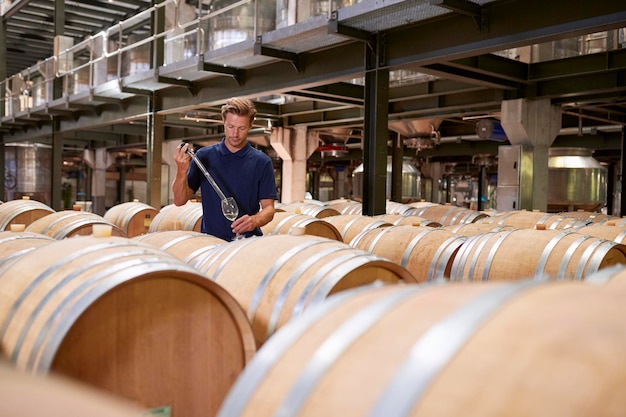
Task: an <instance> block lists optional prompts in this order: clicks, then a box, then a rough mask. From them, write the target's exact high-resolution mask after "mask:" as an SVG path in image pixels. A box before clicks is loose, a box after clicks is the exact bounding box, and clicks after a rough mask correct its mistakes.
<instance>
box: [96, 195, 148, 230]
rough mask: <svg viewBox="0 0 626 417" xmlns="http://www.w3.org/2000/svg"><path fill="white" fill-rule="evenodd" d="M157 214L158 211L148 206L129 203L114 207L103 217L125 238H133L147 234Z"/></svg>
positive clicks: (137, 202) (135, 202)
mask: <svg viewBox="0 0 626 417" xmlns="http://www.w3.org/2000/svg"><path fill="white" fill-rule="evenodd" d="M158 212H159V210H157V209H155V208H154V207H152V206H150V205H148V204H145V203H141V202H139V201H130V202H127V203H121V204H116V205H114V206H113V207H111V208H110V209H108V210H107V211H106V213H104V216H103V217H104V218H105V220H108V221H109V222H111V223H113V224H114V225H116V226H117V227H119V228H120V229H122V230H123V231H124V233H126V236H128V237H135V236H139V235H143V234H146V233H148V231H149V230H150V224H151V223H152V220H153V219H154V217H155V216H156V215H157V213H158Z"/></svg>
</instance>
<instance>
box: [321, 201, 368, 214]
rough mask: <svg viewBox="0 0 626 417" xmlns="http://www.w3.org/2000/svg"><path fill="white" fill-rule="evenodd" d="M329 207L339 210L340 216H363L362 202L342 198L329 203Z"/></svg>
mask: <svg viewBox="0 0 626 417" xmlns="http://www.w3.org/2000/svg"><path fill="white" fill-rule="evenodd" d="M327 205H328V207H331V208H333V209H335V210H337V211H338V212H339V213H340V214H363V203H361V202H360V201H354V200H348V199H343V198H340V199H337V200H333V201H329V202H328V203H327Z"/></svg>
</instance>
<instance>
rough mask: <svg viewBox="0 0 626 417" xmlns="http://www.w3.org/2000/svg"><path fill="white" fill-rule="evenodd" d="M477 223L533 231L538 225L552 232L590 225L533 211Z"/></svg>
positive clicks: (515, 212)
mask: <svg viewBox="0 0 626 417" xmlns="http://www.w3.org/2000/svg"><path fill="white" fill-rule="evenodd" d="M479 222H480V223H489V224H493V225H507V226H513V227H515V228H518V229H533V228H537V226H538V225H539V226H541V227H545V228H546V229H552V230H555V229H569V228H576V227H581V226H586V225H588V224H589V223H590V222H589V221H588V220H582V219H577V218H574V217H566V216H563V215H561V214H554V213H545V212H542V211H534V210H533V211H528V210H515V211H505V212H500V213H498V214H496V215H494V216H489V217H484V218H482V219H480V220H479Z"/></svg>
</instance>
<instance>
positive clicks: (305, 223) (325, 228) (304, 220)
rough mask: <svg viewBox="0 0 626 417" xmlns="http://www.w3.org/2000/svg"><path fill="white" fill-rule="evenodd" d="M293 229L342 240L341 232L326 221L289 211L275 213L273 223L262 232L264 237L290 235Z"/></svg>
mask: <svg viewBox="0 0 626 417" xmlns="http://www.w3.org/2000/svg"><path fill="white" fill-rule="evenodd" d="M292 228H302V229H304V233H305V234H307V235H313V236H320V237H325V238H327V239H333V240H339V241H341V240H342V238H341V233H340V232H339V230H337V228H336V227H335V226H333V225H332V224H331V223H329V222H327V221H325V219H318V218H317V217H314V216H310V215H308V214H296V213H290V212H288V211H284V212H277V213H274V218H273V219H272V221H270V222H269V223H267V224H266V225H265V226H263V227H261V231H262V232H263V234H264V235H278V234H289V233H291V232H292Z"/></svg>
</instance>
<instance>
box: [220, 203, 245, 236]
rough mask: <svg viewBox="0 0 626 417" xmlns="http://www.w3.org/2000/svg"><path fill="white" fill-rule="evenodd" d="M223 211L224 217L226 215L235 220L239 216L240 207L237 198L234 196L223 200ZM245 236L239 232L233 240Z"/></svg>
mask: <svg viewBox="0 0 626 417" xmlns="http://www.w3.org/2000/svg"><path fill="white" fill-rule="evenodd" d="M222 213H223V214H224V217H226V218H227V219H228V220H230V221H231V222H233V221H235V219H236V218H237V216H239V207H237V203H236V202H235V199H234V198H232V197H227V198H224V199H223V200H222ZM242 237H243V236H241V235H240V234H239V233H237V234H236V235H235V237H234V239H233V240H239V239H241V238H242Z"/></svg>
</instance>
